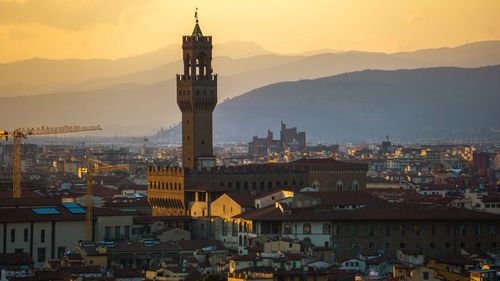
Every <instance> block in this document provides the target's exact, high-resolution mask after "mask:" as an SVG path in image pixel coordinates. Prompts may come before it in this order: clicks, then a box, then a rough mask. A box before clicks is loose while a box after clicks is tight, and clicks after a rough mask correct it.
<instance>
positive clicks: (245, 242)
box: [243, 236, 248, 246]
mask: <svg viewBox="0 0 500 281" xmlns="http://www.w3.org/2000/svg"><path fill="white" fill-rule="evenodd" d="M247 244H248V240H247V237H246V236H243V245H244V246H246V245H247Z"/></svg>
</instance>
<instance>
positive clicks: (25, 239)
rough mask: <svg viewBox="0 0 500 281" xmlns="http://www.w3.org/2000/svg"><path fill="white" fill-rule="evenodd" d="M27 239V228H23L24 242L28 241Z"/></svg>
mask: <svg viewBox="0 0 500 281" xmlns="http://www.w3.org/2000/svg"><path fill="white" fill-rule="evenodd" d="M28 239H29V238H28V229H27V228H25V229H24V242H28Z"/></svg>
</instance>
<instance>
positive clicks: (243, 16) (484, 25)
mask: <svg viewBox="0 0 500 281" xmlns="http://www.w3.org/2000/svg"><path fill="white" fill-rule="evenodd" d="M195 7H198V8H199V18H200V24H201V27H202V30H203V32H204V33H206V34H212V35H213V36H214V40H215V42H216V43H223V42H229V41H252V42H255V43H257V44H259V45H261V46H262V47H264V48H266V49H268V50H270V51H272V52H276V53H299V52H306V51H311V50H317V49H334V50H366V51H382V52H397V51H410V50H415V49H421V48H437V47H446V46H456V45H461V44H464V43H467V42H474V41H481V40H499V39H500V1H498V0H477V1H465V0H439V1H436V0H421V1H418V0H384V1H381V0H380V1H374V0H373V1H372V0H349V1H345V0H325V1H322V0H272V1H271V0H268V1H235V0H213V1H207V0H206V1H200V0H198V1H194V0H176V1H170V0H0V62H10V61H14V60H20V59H26V58H31V57H44V58H57V59H62V58H117V57H124V56H129V55H134V54H141V53H145V52H149V51H154V50H156V49H159V48H161V47H165V46H167V45H169V44H179V43H180V36H182V35H183V34H186V33H189V32H190V31H191V30H192V28H193V24H194V18H193V16H194V9H195Z"/></svg>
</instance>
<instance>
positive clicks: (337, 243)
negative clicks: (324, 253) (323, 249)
mask: <svg viewBox="0 0 500 281" xmlns="http://www.w3.org/2000/svg"><path fill="white" fill-rule="evenodd" d="M341 247H342V244H340V243H339V242H333V243H332V248H334V249H340V248H341Z"/></svg>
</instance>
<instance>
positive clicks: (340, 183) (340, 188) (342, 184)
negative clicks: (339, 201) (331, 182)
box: [336, 181, 344, 191]
mask: <svg viewBox="0 0 500 281" xmlns="http://www.w3.org/2000/svg"><path fill="white" fill-rule="evenodd" d="M336 186H337V191H342V189H343V188H344V183H342V181H338V182H337V184H336Z"/></svg>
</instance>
